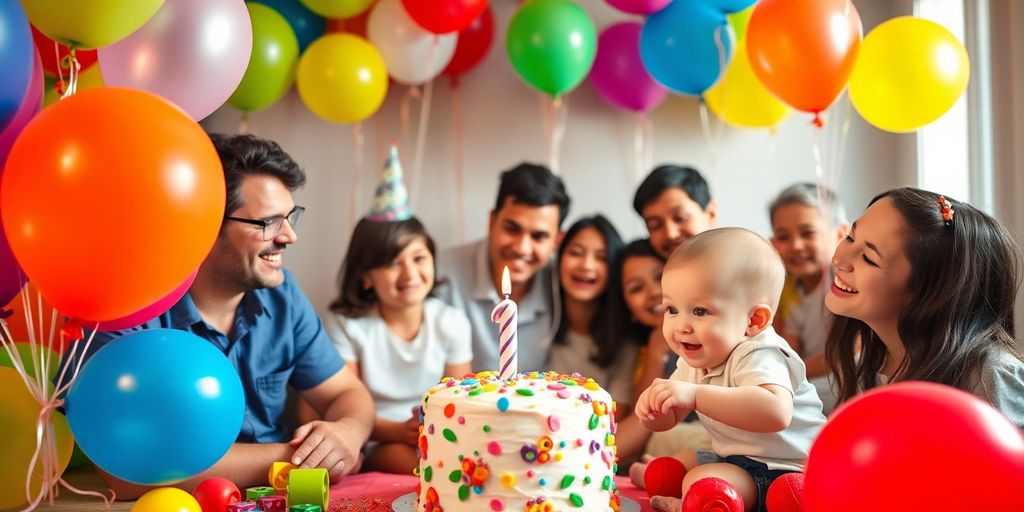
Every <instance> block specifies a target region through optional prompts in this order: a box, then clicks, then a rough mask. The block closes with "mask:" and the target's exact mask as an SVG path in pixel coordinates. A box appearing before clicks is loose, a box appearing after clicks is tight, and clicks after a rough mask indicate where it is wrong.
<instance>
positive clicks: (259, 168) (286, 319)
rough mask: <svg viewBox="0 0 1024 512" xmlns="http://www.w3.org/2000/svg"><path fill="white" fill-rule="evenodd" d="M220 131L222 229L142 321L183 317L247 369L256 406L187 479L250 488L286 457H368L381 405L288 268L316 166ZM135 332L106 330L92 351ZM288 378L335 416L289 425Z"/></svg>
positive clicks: (311, 464) (177, 322)
mask: <svg viewBox="0 0 1024 512" xmlns="http://www.w3.org/2000/svg"><path fill="white" fill-rule="evenodd" d="M211 139H212V140H213V143H214V146H215V147H216V148H217V152H218V153H219V154H220V158H221V163H222V164H223V165H224V178H225V182H226V185H227V204H226V207H225V213H226V215H225V216H224V223H223V224H222V225H221V230H220V234H219V235H218V237H217V240H216V242H215V243H214V246H213V248H212V249H211V250H210V254H209V255H208V256H207V257H206V260H205V261H204V262H203V264H202V265H201V266H200V267H199V272H198V274H197V275H196V279H195V282H194V283H193V284H192V286H191V288H189V292H188V293H187V294H185V296H184V297H182V299H181V300H180V301H178V303H177V304H175V305H174V306H172V307H171V309H169V310H168V311H167V312H166V313H164V314H162V315H160V316H159V317H157V318H156V319H154V320H152V321H150V322H147V323H146V324H143V325H142V326H140V327H138V328H136V329H145V328H155V327H165V328H174V329H181V330H185V331H189V332H191V333H193V334H196V335H197V336H200V337H202V338H205V339H206V340H208V341H209V342H210V343H211V344H213V345H214V346H216V347H217V348H219V349H220V350H221V351H222V352H224V355H225V356H227V358H228V359H229V360H230V361H231V362H232V364H233V365H234V366H235V368H236V369H237V370H238V375H239V377H241V379H242V385H243V387H244V388H245V396H246V410H245V419H244V421H243V422H242V431H241V432H240V433H239V435H238V439H237V441H236V443H235V444H234V445H233V446H232V447H231V449H230V450H228V452H227V454H225V455H224V457H223V458H222V459H221V460H220V461H218V462H217V464H215V465H214V466H213V467H211V468H210V469H208V470H206V471H204V472H203V473H201V474H199V475H196V476H195V477H193V478H191V479H189V480H187V481H184V482H181V483H178V484H175V486H176V487H180V488H182V489H185V490H191V489H192V488H193V487H195V485H196V483H198V482H200V481H202V480H205V479H207V478H210V477H214V476H220V477H225V478H228V479H230V480H232V481H233V482H235V484H237V485H238V486H239V487H241V488H245V487H250V486H256V485H266V478H267V468H269V467H270V465H271V463H273V462H275V461H290V462H292V463H293V464H295V465H296V466H299V467H302V468H315V467H320V468H326V469H327V470H328V472H329V474H330V477H331V480H332V481H335V480H337V479H339V478H341V477H342V476H343V475H346V474H348V473H349V472H351V471H353V470H354V469H356V467H357V465H358V459H359V451H360V448H361V447H362V445H363V444H364V443H365V442H366V440H367V438H368V437H369V435H370V431H371V429H372V427H373V424H374V416H375V413H374V407H373V401H372V399H371V397H370V394H369V392H368V391H367V390H366V387H365V386H364V385H363V384H362V382H361V381H360V380H359V378H358V377H357V376H356V375H355V373H354V372H353V371H352V369H351V368H349V367H346V366H345V364H344V362H343V361H342V359H341V357H340V356H339V355H338V352H337V350H335V348H334V347H333V345H332V344H331V341H330V338H329V337H328V336H327V334H326V332H325V331H324V329H323V326H322V325H321V324H320V319H319V318H318V316H317V314H316V312H315V311H314V309H313V307H312V305H310V303H309V300H308V299H307V298H306V295H305V294H304V293H303V292H302V290H301V289H300V288H299V286H298V284H297V283H296V282H295V277H294V276H293V275H292V274H291V272H289V271H287V270H285V269H284V262H283V255H284V252H285V249H287V247H288V246H289V245H291V244H293V243H295V242H296V241H297V240H298V235H297V234H296V229H297V228H298V226H299V221H300V220H301V219H302V214H303V212H304V211H305V209H304V208H303V207H301V206H297V205H296V204H295V201H294V199H293V198H292V192H294V191H295V190H296V189H298V188H299V187H301V186H302V185H304V184H305V181H306V176H305V174H304V173H303V172H302V170H301V169H300V168H299V166H298V165H297V164H296V163H295V162H294V161H293V160H292V159H291V157H290V156H288V154H287V153H285V152H284V151H283V150H282V149H281V148H280V146H278V145H277V144H276V143H274V142H272V141H268V140H263V139H260V138H258V137H254V136H252V135H236V136H223V135H212V136H211ZM132 330H135V329H132ZM125 332H126V331H121V332H115V333H103V332H98V333H96V337H95V339H94V341H93V345H92V347H91V349H90V355H91V354H92V353H94V352H95V350H96V349H98V348H99V347H101V346H103V345H104V344H106V343H108V342H109V341H111V340H112V339H114V338H116V337H118V336H120V335H122V334H125ZM181 364H187V362H181ZM288 386H291V387H293V388H294V389H296V390H297V391H298V393H299V395H300V396H301V397H302V399H303V400H304V401H305V402H307V403H309V404H310V405H312V406H313V408H314V409H316V411H317V412H318V415H319V417H320V418H324V420H318V421H312V422H309V423H306V424H304V425H302V426H300V427H299V428H298V429H296V430H295V431H294V432H291V431H289V430H288V429H287V428H286V427H285V425H284V422H283V421H282V419H283V418H282V415H283V413H284V409H285V398H286V396H287V389H286V388H287V387H288ZM126 456H129V455H128V454H126ZM104 479H105V481H106V483H107V484H108V485H109V486H110V487H111V488H112V489H114V490H115V491H117V497H118V498H119V499H132V498H135V497H138V496H139V495H141V494H142V493H144V492H145V491H147V490H148V488H146V487H142V486H139V485H135V484H132V483H128V482H122V481H120V480H118V479H116V478H114V477H112V476H110V475H104Z"/></svg>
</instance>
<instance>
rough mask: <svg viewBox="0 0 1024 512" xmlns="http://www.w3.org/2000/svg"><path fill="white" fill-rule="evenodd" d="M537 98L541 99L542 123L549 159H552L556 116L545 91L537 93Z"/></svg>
mask: <svg viewBox="0 0 1024 512" xmlns="http://www.w3.org/2000/svg"><path fill="white" fill-rule="evenodd" d="M537 100H539V101H540V117H541V124H542V125H543V126H544V143H545V144H546V145H547V150H548V161H549V162H550V161H551V141H552V139H553V137H554V134H553V130H554V117H553V114H552V112H551V100H550V99H548V97H547V96H545V95H544V94H543V93H537Z"/></svg>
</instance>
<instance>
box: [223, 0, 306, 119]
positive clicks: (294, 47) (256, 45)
mask: <svg viewBox="0 0 1024 512" xmlns="http://www.w3.org/2000/svg"><path fill="white" fill-rule="evenodd" d="M245 7H246V8H247V9H249V19H251V20H252V55H250V56H249V67H247V68H246V69H245V75H242V81H241V82H240V83H239V84H238V88H236V89H235V92H234V93H232V94H231V97H230V98H228V104H230V105H231V106H232V107H235V108H237V109H239V110H243V111H246V112H255V111H257V110H260V109H263V108H266V107H268V106H270V105H271V104H272V103H274V102H275V101H277V100H278V99H280V98H281V96H283V95H284V93H285V92H286V91H287V90H288V88H289V87H291V86H292V83H293V82H295V67H296V65H297V64H298V62H299V40H298V39H297V38H296V37H295V31H293V30H292V27H291V26H290V25H289V24H288V20H286V19H284V16H281V15H280V14H278V12H277V11H275V10H274V9H272V8H270V7H267V6H266V5H263V4H259V3H248V4H245Z"/></svg>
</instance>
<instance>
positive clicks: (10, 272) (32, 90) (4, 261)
mask: <svg viewBox="0 0 1024 512" xmlns="http://www.w3.org/2000/svg"><path fill="white" fill-rule="evenodd" d="M34 53H35V55H36V58H35V60H34V64H33V65H32V77H31V78H29V81H28V90H27V91H25V98H24V99H23V100H21V105H20V106H19V107H18V110H17V111H16V112H15V113H14V117H12V118H11V121H10V122H9V123H8V124H7V127H6V128H4V129H3V130H0V176H2V175H3V170H4V163H6V162H7V153H9V152H10V151H11V147H12V146H14V141H15V139H17V138H18V134H20V133H21V130H22V128H24V127H25V125H27V124H28V123H29V121H31V120H32V117H33V116H35V115H36V114H38V113H39V109H40V108H41V107H42V105H43V64H42V61H41V60H40V59H39V53H38V52H34ZM2 226H3V224H2V223H0V307H2V306H3V305H4V304H7V303H8V302H10V301H11V299H13V298H14V297H15V296H16V295H18V292H20V291H21V287H22V286H25V281H26V280H27V277H26V276H25V273H24V272H22V271H21V267H20V266H18V262H17V261H16V260H15V259H14V254H13V253H12V252H11V247H10V245H8V244H7V235H5V234H4V231H3V227H2Z"/></svg>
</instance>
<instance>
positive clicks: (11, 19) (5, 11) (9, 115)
mask: <svg viewBox="0 0 1024 512" xmlns="http://www.w3.org/2000/svg"><path fill="white" fill-rule="evenodd" d="M34 58H35V46H34V45H33V43H32V29H30V28H29V26H28V17H26V16H25V9H23V8H22V7H21V2H18V1H17V0H5V1H0V76H2V77H3V78H2V79H0V131H3V129H4V128H6V127H7V124H8V123H10V122H11V119H13V118H14V114H15V113H17V112H18V107H20V106H21V102H22V101H24V100H25V94H26V93H27V92H28V83H29V81H30V80H31V79H32V59H34Z"/></svg>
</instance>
